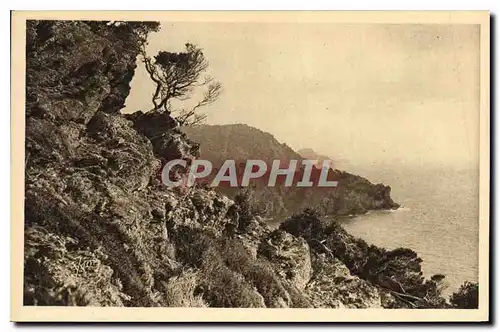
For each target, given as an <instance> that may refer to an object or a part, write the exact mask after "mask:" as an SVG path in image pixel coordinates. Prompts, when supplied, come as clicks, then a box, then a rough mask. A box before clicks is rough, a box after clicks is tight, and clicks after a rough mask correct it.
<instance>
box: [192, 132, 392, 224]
mask: <svg viewBox="0 0 500 332" xmlns="http://www.w3.org/2000/svg"><path fill="white" fill-rule="evenodd" d="M182 130H183V131H184V132H186V133H187V134H188V136H189V137H191V138H192V139H193V140H195V141H197V142H200V158H202V159H206V160H210V161H211V162H212V163H213V164H214V167H220V165H222V163H223V162H224V161H225V160H227V159H234V160H236V161H237V163H239V162H245V161H246V160H248V159H260V160H264V161H265V162H266V163H267V164H268V165H271V164H272V161H273V160H280V161H282V162H284V163H285V164H286V163H287V162H288V161H290V160H292V159H295V160H302V159H306V158H307V156H306V157H303V156H301V155H299V154H298V153H296V152H295V151H293V150H292V149H291V148H290V147H288V146H287V145H286V144H281V143H279V142H278V141H277V140H276V139H275V138H274V137H273V136H272V135H271V134H269V133H266V132H263V131H261V130H259V129H256V128H253V127H250V126H247V125H242V124H235V125H213V126H212V125H202V126H196V127H190V128H183V129H182ZM302 152H304V151H302ZM305 152H310V151H305ZM323 159H328V158H327V157H323ZM330 172H331V173H332V174H331V176H329V178H330V177H331V178H332V179H335V180H337V181H338V186H337V187H335V188H297V187H293V188H284V187H283V186H276V187H267V185H266V183H264V182H265V181H262V183H258V182H257V183H255V182H254V184H255V188H254V189H253V190H254V195H253V197H254V201H255V205H256V206H257V208H258V209H259V211H262V212H263V213H264V214H265V215H267V216H287V215H291V214H293V213H296V212H300V211H302V210H304V209H305V208H315V209H316V210H317V211H318V212H319V213H321V214H329V215H350V214H361V213H365V212H367V211H368V210H379V209H393V208H398V207H399V205H398V204H397V203H395V202H394V201H393V200H392V198H391V196H390V194H391V188H390V187H389V186H385V185H383V184H372V183H371V182H370V181H368V180H367V179H365V178H362V177H360V176H357V175H353V174H350V173H347V172H343V171H339V170H331V171H330ZM257 181H258V180H257ZM219 190H220V191H221V192H222V193H224V194H226V195H228V196H229V197H232V198H234V197H235V195H237V194H238V192H239V189H237V188H229V187H222V188H219Z"/></svg>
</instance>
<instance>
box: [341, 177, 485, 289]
mask: <svg viewBox="0 0 500 332" xmlns="http://www.w3.org/2000/svg"><path fill="white" fill-rule="evenodd" d="M361 175H364V176H367V177H368V178H369V179H370V180H371V181H375V182H383V183H385V184H388V185H390V186H391V187H392V197H393V198H394V200H395V201H396V202H398V203H400V204H401V205H402V206H403V207H402V208H401V209H399V210H397V211H393V212H386V211H381V212H370V213H368V214H367V215H363V216H358V217H354V218H352V219H350V220H349V221H347V222H345V223H344V228H345V229H346V230H347V231H348V232H350V233H351V234H353V235H355V236H358V237H361V238H363V239H365V240H366V241H367V242H369V243H373V244H375V245H378V246H382V247H385V248H389V249H393V248H397V247H407V248H411V249H413V250H415V251H416V252H417V253H418V254H419V255H420V257H421V258H422V259H423V260H424V262H423V269H424V273H425V274H426V275H427V276H430V275H433V274H436V273H442V274H444V275H446V280H447V282H448V284H449V288H448V290H447V293H450V292H451V291H454V290H456V289H457V288H458V287H459V286H460V285H461V284H462V283H463V282H464V281H465V280H470V281H477V276H478V236H479V232H478V230H479V221H478V190H477V182H478V173H477V171H476V172H474V171H453V170H450V169H441V170H438V171H437V170H434V171H420V170H419V171H412V170H404V171H400V172H399V173H396V172H394V171H391V172H388V173H387V174H382V173H378V174H377V173H376V172H373V174H371V175H369V174H361Z"/></svg>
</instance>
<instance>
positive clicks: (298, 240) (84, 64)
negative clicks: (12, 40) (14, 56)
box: [24, 21, 449, 319]
mask: <svg viewBox="0 0 500 332" xmlns="http://www.w3.org/2000/svg"><path fill="white" fill-rule="evenodd" d="M154 29H155V24H151V23H147V24H146V23H144V22H132V23H120V24H108V23H106V22H81V21H57V22H55V21H30V22H28V31H27V86H26V91H27V95H28V98H27V102H26V162H25V165H26V167H25V175H26V177H25V181H26V183H25V216H24V217H25V218H24V227H25V234H24V249H25V252H24V305H44V306H53V305H56V306H67V305H78V306H84V305H85V306H131V307H145V306H147V307H150V306H175V307H189V306H212V307H327V308H336V307H348V308H366V307H380V306H384V307H404V308H415V307H436V306H438V307H449V305H448V304H446V303H445V302H444V299H442V298H441V297H440V296H439V294H438V291H437V290H438V288H437V286H438V281H436V280H437V279H433V280H425V279H424V278H423V277H422V276H421V265H420V262H421V261H420V260H419V258H418V257H417V255H416V253H414V252H412V251H411V250H407V249H398V250H393V251H387V250H384V249H382V248H377V247H374V246H368V245H367V244H366V243H365V242H364V241H361V240H359V239H355V238H353V237H352V236H350V235H348V234H347V233H346V232H345V231H344V230H343V229H342V228H340V227H339V226H338V224H336V223H335V222H325V221H322V220H321V219H319V218H318V216H317V215H315V214H314V213H313V212H311V211H306V212H304V213H302V214H298V215H296V216H294V217H292V218H290V219H288V220H287V221H286V222H285V223H284V224H283V225H282V226H281V227H280V229H278V230H274V231H271V230H270V229H269V227H268V226H267V225H266V224H265V223H264V222H263V220H262V219H261V218H259V217H258V216H255V215H253V214H252V213H251V210H252V207H251V205H249V200H248V199H247V198H245V197H242V196H237V197H235V199H236V201H233V200H231V199H229V198H227V197H225V196H223V195H221V194H220V193H217V192H215V191H213V190H207V189H203V188H198V187H196V188H192V190H190V191H188V192H187V193H185V192H179V191H177V190H175V189H172V188H167V187H165V186H163V185H162V184H161V183H160V181H159V180H158V175H159V171H160V165H161V162H162V161H165V160H171V159H176V158H184V159H192V158H195V157H197V156H198V148H199V147H198V144H196V143H194V142H193V141H191V140H189V139H188V138H187V137H186V135H185V134H183V133H182V132H180V131H179V130H178V129H177V128H176V127H175V121H174V120H173V119H172V118H171V117H170V116H169V115H167V114H162V113H155V112H153V113H147V114H143V113H142V112H137V113H134V114H132V115H129V116H124V115H122V114H120V113H119V110H120V108H121V107H122V106H123V104H124V101H125V98H126V96H127V94H128V90H129V88H128V84H129V83H130V80H131V78H132V76H133V72H134V69H135V61H136V56H137V53H138V48H139V44H140V43H141V39H142V38H143V36H144V34H145V32H147V31H151V30H154ZM179 176H183V174H182V173H181V174H179ZM379 267H383V268H381V269H380V268H379ZM400 286H404V288H405V290H404V291H402V290H401V288H399V287H400ZM166 319H168V318H166ZM193 319H195V318H193Z"/></svg>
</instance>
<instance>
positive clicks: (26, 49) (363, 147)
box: [11, 11, 490, 322]
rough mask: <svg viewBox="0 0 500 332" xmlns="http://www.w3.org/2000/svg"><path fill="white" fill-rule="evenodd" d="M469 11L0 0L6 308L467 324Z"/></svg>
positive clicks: (484, 51)
mask: <svg viewBox="0 0 500 332" xmlns="http://www.w3.org/2000/svg"><path fill="white" fill-rule="evenodd" d="M489 24H490V17H489V13H488V12H486V11H483V12H439V13H438V12H393V13H388V12H385V13H384V12H300V11H298V12H22V11H21V12H13V13H12V30H13V32H12V45H13V46H12V57H13V59H12V61H13V66H12V72H13V75H12V77H13V88H12V95H13V104H12V105H13V108H12V128H13V129H12V130H13V139H12V149H13V151H15V153H14V152H13V155H12V156H13V157H12V158H13V159H12V186H13V187H12V209H13V210H12V221H11V223H12V242H11V243H12V244H11V246H12V251H13V253H12V262H11V265H12V278H11V279H12V280H11V282H12V295H11V303H12V314H11V317H12V318H11V319H12V320H15V321H76V320H78V321H82V320H83V321H105V320H107V321H250V322H251V321H254V322H258V321H278V322H280V321H281V322H288V321H312V322H314V321H332V322H335V321H358V322H359V321H449V322H450V321H451V322H453V321H477V322H478V321H487V320H488V319H489V314H488V312H489V306H488V301H489V299H488V292H489V279H488V273H489V248H490V244H489V180H490V179H489V163H490V161H489V158H490V155H489V154H490V152H489V116H490V115H489V114H490V109H489V68H490V67H489V66H490V63H489V61H490V60H489V43H490V41H489V33H490V31H489ZM14 100H15V102H14ZM105 307H108V308H105ZM235 308H239V309H238V310H234V309H235ZM269 308H280V310H274V311H269V310H268V309H269ZM108 309H109V311H108ZM422 309H427V310H422Z"/></svg>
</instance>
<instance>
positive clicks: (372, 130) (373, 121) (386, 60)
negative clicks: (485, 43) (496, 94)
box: [125, 22, 479, 167]
mask: <svg viewBox="0 0 500 332" xmlns="http://www.w3.org/2000/svg"><path fill="white" fill-rule="evenodd" d="M187 41H189V42H192V43H195V44H198V45H199V46H200V47H202V48H203V49H204V53H205V56H206V57H207V59H208V60H209V61H210V74H212V75H213V76H214V77H216V78H217V79H218V80H219V81H221V82H222V84H223V85H224V93H223V95H222V96H221V97H220V99H219V100H218V101H217V102H216V103H215V104H213V105H212V106H210V107H207V108H206V109H204V111H206V113H207V114H208V119H207V123H209V124H227V123H246V124H248V125H251V126H254V127H257V128H259V129H261V130H264V131H267V132H270V133H271V134H273V135H274V136H275V137H276V138H277V139H278V140H279V141H281V142H284V143H287V144H288V145H289V146H291V147H292V148H294V149H301V148H312V149H314V150H316V151H317V152H319V153H322V154H327V155H329V156H331V157H332V158H334V159H347V160H349V161H350V162H351V163H354V164H367V163H394V162H405V163H407V164H412V165H422V166H433V165H437V164H439V165H457V166H459V167H464V166H465V167H473V166H475V165H477V160H478V159H477V158H478V144H479V143H478V133H479V132H478V130H479V129H478V128H479V127H478V120H479V26H477V25H355V24H354V25H346V24H327V23H313V24H311V23H298V24H292V23H174V24H172V23H165V22H164V23H162V29H161V31H160V32H159V33H156V34H153V35H151V37H150V41H149V42H150V44H149V48H148V51H149V52H150V54H151V55H154V54H156V53H157V52H158V51H159V50H160V49H162V50H168V51H182V50H183V47H184V44H185V43H186V42H187ZM152 88H153V85H152V84H151V82H150V80H149V78H148V76H147V75H146V73H145V70H144V68H143V67H142V65H141V66H140V67H139V68H138V70H137V71H136V75H135V77H134V79H133V81H132V92H131V94H130V96H129V98H128V99H127V109H126V110H125V111H126V112H131V111H135V110H138V109H142V110H147V109H150V108H151V101H150V99H151V98H150V95H151V93H152Z"/></svg>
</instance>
